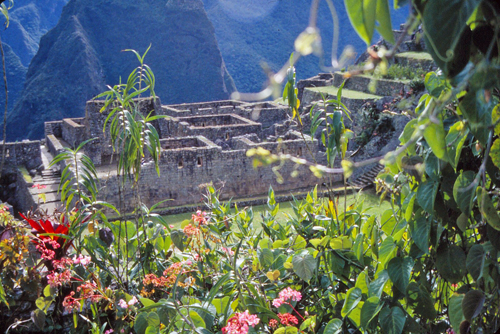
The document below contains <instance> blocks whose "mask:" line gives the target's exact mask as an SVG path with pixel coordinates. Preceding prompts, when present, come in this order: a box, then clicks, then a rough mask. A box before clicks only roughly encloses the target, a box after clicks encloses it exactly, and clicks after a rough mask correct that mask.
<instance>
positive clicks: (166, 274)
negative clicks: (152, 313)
mask: <svg viewBox="0 0 500 334" xmlns="http://www.w3.org/2000/svg"><path fill="white" fill-rule="evenodd" d="M192 265H193V262H192V261H190V260H187V261H181V262H176V263H174V264H172V265H171V266H170V267H168V268H167V269H165V271H163V275H162V276H160V277H158V276H156V275H155V274H148V275H146V276H144V279H143V280H142V284H143V285H144V288H143V289H142V291H141V294H142V295H143V296H145V297H149V296H151V295H153V294H154V293H155V290H154V288H161V289H163V288H171V287H172V286H173V285H174V284H175V281H176V280H177V276H178V275H179V274H181V273H186V272H187V271H186V270H183V269H182V268H183V267H184V266H188V267H189V266H192ZM186 281H187V282H192V281H189V280H186ZM177 285H178V286H180V287H183V286H186V285H187V284H185V283H182V282H177Z"/></svg>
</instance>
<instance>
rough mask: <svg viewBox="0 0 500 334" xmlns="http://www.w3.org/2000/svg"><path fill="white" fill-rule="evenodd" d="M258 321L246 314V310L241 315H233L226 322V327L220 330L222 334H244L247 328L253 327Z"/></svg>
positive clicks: (256, 318)
mask: <svg viewBox="0 0 500 334" xmlns="http://www.w3.org/2000/svg"><path fill="white" fill-rule="evenodd" d="M259 321H260V319H259V318H258V317H257V316H256V315H254V314H250V313H248V310H246V311H245V312H243V313H235V314H234V315H233V316H232V317H231V318H230V319H229V320H228V321H227V325H226V327H223V328H222V333H223V334H246V333H248V328H249V326H252V327H255V326H256V325H257V324H258V323H259Z"/></svg>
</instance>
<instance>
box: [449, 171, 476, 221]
mask: <svg viewBox="0 0 500 334" xmlns="http://www.w3.org/2000/svg"><path fill="white" fill-rule="evenodd" d="M475 177H476V175H475V174H474V172H473V171H470V170H469V171H466V172H463V173H461V174H460V175H459V176H458V177H457V179H456V181H455V184H454V185H453V198H454V199H455V202H456V203H457V205H458V207H459V208H460V210H461V211H462V212H463V213H464V214H466V215H467V216H469V215H470V210H471V208H472V200H473V197H474V192H475V191H476V187H475V186H473V184H472V183H473V181H474V178H475Z"/></svg>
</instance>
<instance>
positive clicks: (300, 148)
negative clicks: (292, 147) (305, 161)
mask: <svg viewBox="0 0 500 334" xmlns="http://www.w3.org/2000/svg"><path fill="white" fill-rule="evenodd" d="M297 154H298V155H299V156H300V155H302V147H299V149H298V151H297Z"/></svg>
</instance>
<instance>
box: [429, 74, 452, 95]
mask: <svg viewBox="0 0 500 334" xmlns="http://www.w3.org/2000/svg"><path fill="white" fill-rule="evenodd" d="M424 82H425V88H426V89H427V91H428V92H429V94H430V95H431V96H434V97H435V98H438V97H439V96H440V95H441V93H442V92H443V91H444V90H446V89H448V86H447V84H446V78H444V77H443V76H442V75H438V74H437V73H436V72H429V73H427V74H426V75H425V81H424Z"/></svg>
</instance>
